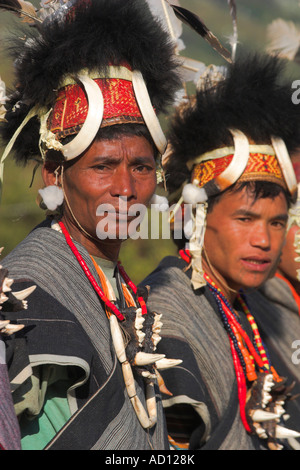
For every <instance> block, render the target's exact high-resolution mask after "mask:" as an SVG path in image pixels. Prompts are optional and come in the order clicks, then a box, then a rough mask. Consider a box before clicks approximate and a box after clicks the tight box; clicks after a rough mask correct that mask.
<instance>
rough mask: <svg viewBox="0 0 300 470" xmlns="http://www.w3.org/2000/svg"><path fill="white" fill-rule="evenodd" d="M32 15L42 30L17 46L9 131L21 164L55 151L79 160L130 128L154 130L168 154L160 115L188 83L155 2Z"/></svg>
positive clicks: (89, 1)
mask: <svg viewBox="0 0 300 470" xmlns="http://www.w3.org/2000/svg"><path fill="white" fill-rule="evenodd" d="M4 3H5V2H4ZM47 8H48V10H47ZM46 10H47V11H46ZM51 10H53V11H52V13H51V14H50V15H48V16H47V15H46V13H47V12H48V13H49V11H50V12H51ZM31 13H32V16H33V17H34V18H33V19H32V20H31V23H32V24H31V26H36V28H32V27H31V28H28V29H29V31H28V34H27V33H26V40H24V39H17V40H16V45H15V49H14V56H15V58H16V61H15V64H16V83H17V85H16V90H15V92H14V93H13V94H12V95H10V96H9V98H8V101H7V102H6V103H5V107H6V108H7V113H6V115H5V122H3V123H2V124H1V137H2V139H3V141H4V143H6V144H8V143H9V144H10V146H12V145H14V152H15V158H16V159H17V161H19V162H24V163H26V162H27V161H28V160H29V159H31V158H36V156H37V155H38V154H39V153H40V151H41V152H42V156H43V157H44V158H46V157H47V152H48V150H49V149H52V150H56V151H60V152H61V154H62V155H63V158H64V159H65V160H69V159H72V158H75V157H76V156H78V155H80V154H81V153H82V152H83V151H84V150H85V149H86V148H87V147H88V146H89V145H90V143H91V142H92V140H93V139H94V137H95V136H96V135H97V132H98V130H99V128H100V127H104V126H107V125H112V124H124V123H125V124H131V123H138V124H143V125H146V127H147V128H148V130H149V132H150V134H151V136H152V139H153V141H154V143H155V144H156V147H157V149H158V151H159V152H160V153H163V152H164V150H165V147H166V139H165V136H164V134H163V132H162V130H161V127H160V124H159V121H158V118H157V114H158V113H160V112H164V111H165V110H166V108H167V106H168V105H169V104H170V103H172V102H173V98H174V94H175V91H177V89H178V88H179V86H180V80H179V74H178V62H177V61H176V59H175V54H174V45H173V44H172V43H171V41H170V39H169V35H168V33H167V32H166V31H165V30H164V29H163V28H162V26H161V24H160V23H159V21H158V20H157V19H155V18H154V17H153V16H152V14H151V12H150V10H149V6H148V4H147V2H146V1H145V0H109V1H107V0H70V1H60V2H46V3H45V5H44V7H43V8H42V9H41V10H40V11H38V12H34V11H33V12H31ZM45 17H46V18H45ZM44 18H45V19H44ZM26 19H27V20H28V18H26ZM29 21H30V20H29ZM20 36H21V35H20ZM23 36H24V35H22V37H23ZM29 121H30V124H28V125H27V123H29ZM16 131H17V134H15V133H16ZM70 136H72V140H71V138H70ZM12 137H13V139H12ZM65 137H68V140H67V141H66V142H64V139H65ZM70 140H71V141H70Z"/></svg>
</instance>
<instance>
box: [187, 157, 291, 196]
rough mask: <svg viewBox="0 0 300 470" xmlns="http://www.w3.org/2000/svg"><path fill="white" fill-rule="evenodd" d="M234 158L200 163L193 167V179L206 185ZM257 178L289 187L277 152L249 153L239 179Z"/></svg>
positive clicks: (253, 179)
mask: <svg viewBox="0 0 300 470" xmlns="http://www.w3.org/2000/svg"><path fill="white" fill-rule="evenodd" d="M232 159H233V154H231V155H226V156H224V157H222V158H215V159H213V160H207V161H203V162H202V163H198V164H197V165H195V167H194V169H193V172H192V181H194V180H195V179H196V180H198V181H199V184H198V186H199V187H202V186H204V185H205V184H207V183H208V182H209V181H211V180H212V179H214V178H216V177H218V176H219V175H220V174H222V173H223V172H224V170H225V169H226V168H227V167H228V165H229V164H230V163H231V161H232ZM255 180H256V181H257V180H261V181H269V182H272V183H277V184H279V185H280V186H282V187H283V188H284V189H287V186H286V183H285V180H284V177H283V173H282V171H281V168H280V165H279V163H278V160H277V158H276V156H275V154H273V155H269V154H263V153H252V152H251V153H250V154H249V159H248V164H247V167H246V169H245V171H244V173H243V174H242V176H240V178H239V179H238V181H239V182H242V181H255Z"/></svg>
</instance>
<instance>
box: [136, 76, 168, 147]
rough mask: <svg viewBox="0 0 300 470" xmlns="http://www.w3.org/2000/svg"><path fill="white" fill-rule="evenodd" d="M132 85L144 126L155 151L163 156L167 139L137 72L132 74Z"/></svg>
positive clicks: (143, 82)
mask: <svg viewBox="0 0 300 470" xmlns="http://www.w3.org/2000/svg"><path fill="white" fill-rule="evenodd" d="M132 85H133V89H134V93H135V97H136V101H137V103H138V105H139V108H140V111H141V114H142V116H143V118H144V121H145V124H146V126H147V128H148V130H149V132H150V134H151V136H152V139H153V140H154V143H155V145H156V147H157V149H158V150H159V152H160V154H161V155H163V154H164V153H165V151H166V148H167V139H166V137H165V134H164V133H163V131H162V128H161V126H160V122H159V120H158V118H157V116H156V114H155V111H154V109H153V106H152V103H151V101H150V97H149V94H148V90H147V87H146V84H145V81H144V79H143V76H142V74H141V72H139V71H138V70H134V71H133V72H132Z"/></svg>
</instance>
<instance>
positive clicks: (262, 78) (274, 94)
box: [165, 54, 300, 192]
mask: <svg viewBox="0 0 300 470" xmlns="http://www.w3.org/2000/svg"><path fill="white" fill-rule="evenodd" d="M284 74H285V61H282V60H280V59H278V58H276V57H271V56H267V55H258V54H254V55H248V56H244V57H243V58H240V59H237V61H236V63H235V64H233V65H231V66H229V68H228V72H227V75H226V79H225V80H224V81H222V82H220V83H219V84H218V85H217V86H216V87H215V88H211V87H210V86H206V87H205V88H204V89H202V90H199V91H198V92H197V94H196V97H195V102H193V103H192V104H191V105H190V106H186V107H185V109H180V110H179V111H178V112H176V114H175V116H174V118H173V121H172V125H171V129H170V135H169V138H170V142H171V144H172V148H173V152H172V156H171V158H170V159H169V160H168V163H167V164H166V168H165V170H166V177H167V185H168V188H169V191H170V192H174V191H176V190H177V189H178V188H179V187H180V186H181V185H182V183H183V182H184V181H186V180H187V179H189V177H190V172H189V171H188V169H187V167H186V162H187V161H188V160H191V159H193V158H195V157H197V156H200V155H201V154H203V153H206V152H208V151H210V150H213V149H216V148H218V147H224V146H232V145H233V140H232V136H231V134H230V132H229V130H228V129H229V128H236V129H239V130H241V131H242V132H244V134H246V135H247V137H248V138H249V139H251V140H252V141H254V142H255V143H256V144H270V137H271V136H276V137H280V138H282V139H283V140H284V141H285V144H286V146H287V148H288V150H289V152H290V153H292V152H293V151H296V150H297V149H299V148H300V105H298V106H297V105H295V104H294V103H293V102H292V93H293V90H292V82H291V81H288V80H287V79H286V78H285V76H284Z"/></svg>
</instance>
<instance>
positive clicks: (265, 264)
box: [241, 257, 271, 271]
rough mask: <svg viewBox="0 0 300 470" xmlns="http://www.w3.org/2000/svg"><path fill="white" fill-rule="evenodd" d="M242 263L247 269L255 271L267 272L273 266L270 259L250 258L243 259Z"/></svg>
mask: <svg viewBox="0 0 300 470" xmlns="http://www.w3.org/2000/svg"><path fill="white" fill-rule="evenodd" d="M241 261H242V263H243V264H244V266H245V267H246V268H248V269H251V270H254V271H265V270H267V269H269V268H270V265H271V260H270V258H259V257H249V258H242V260H241Z"/></svg>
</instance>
